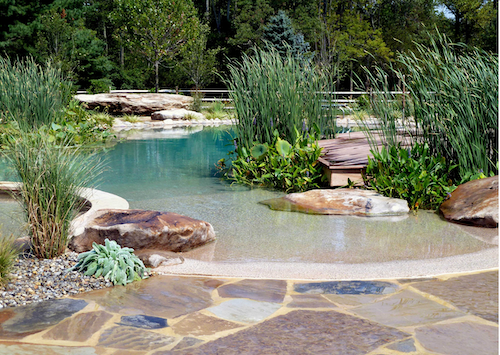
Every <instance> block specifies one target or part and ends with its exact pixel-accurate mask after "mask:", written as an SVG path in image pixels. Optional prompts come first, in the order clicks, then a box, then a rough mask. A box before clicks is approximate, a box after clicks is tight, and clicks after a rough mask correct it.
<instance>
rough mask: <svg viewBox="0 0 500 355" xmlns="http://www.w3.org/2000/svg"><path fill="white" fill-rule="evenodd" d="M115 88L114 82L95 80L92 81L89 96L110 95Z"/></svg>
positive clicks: (88, 90)
mask: <svg viewBox="0 0 500 355" xmlns="http://www.w3.org/2000/svg"><path fill="white" fill-rule="evenodd" d="M112 87H113V82H112V81H111V80H110V79H106V78H104V79H94V80H90V87H89V88H88V89H87V92H88V93H89V94H102V93H109V91H110V90H111V88H112Z"/></svg>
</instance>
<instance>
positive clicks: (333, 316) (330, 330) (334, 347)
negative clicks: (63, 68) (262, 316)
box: [156, 310, 409, 355]
mask: <svg viewBox="0 0 500 355" xmlns="http://www.w3.org/2000/svg"><path fill="white" fill-rule="evenodd" d="M408 336H409V335H408V334H407V333H404V332H401V331H399V330H397V329H394V328H389V327H384V326H382V325H380V324H376V323H374V322H370V321H367V320H364V319H360V318H357V317H353V316H350V315H347V314H342V313H339V312H335V311H325V312H316V311H309V310H297V311H291V312H289V313H287V314H285V315H280V316H276V317H274V318H272V319H270V320H267V321H264V322H262V323H260V324H257V325H255V326H253V327H251V328H248V329H243V330H241V331H239V332H237V333H235V334H231V335H228V336H226V337H223V338H219V339H217V340H214V341H211V342H208V343H205V344H202V345H200V346H198V347H195V348H189V349H185V350H181V351H179V352H176V354H177V353H179V354H190V355H197V354H218V355H225V354H255V355H258V354H282V355H284V354H290V355H292V354H293V355H296V354H298V353H303V354H305V353H308V354H331V355H337V354H338V355H346V354H367V353H370V352H371V351H373V350H375V349H377V348H378V347H380V346H381V345H383V344H386V343H390V342H394V341H396V340H399V339H404V338H407V337H408ZM166 353H167V352H165V353H163V354H166ZM156 354H157V355H160V354H162V352H157V353H156Z"/></svg>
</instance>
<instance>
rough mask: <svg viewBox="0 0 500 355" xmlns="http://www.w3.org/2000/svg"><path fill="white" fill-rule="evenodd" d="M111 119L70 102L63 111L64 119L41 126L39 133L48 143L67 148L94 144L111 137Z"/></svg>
mask: <svg viewBox="0 0 500 355" xmlns="http://www.w3.org/2000/svg"><path fill="white" fill-rule="evenodd" d="M112 125H113V117H111V116H110V115H108V114H106V113H102V112H92V111H90V112H89V111H87V110H85V109H84V108H83V107H82V105H81V104H80V103H79V102H77V101H75V100H72V101H70V103H69V104H68V106H67V107H66V108H65V109H64V119H63V120H62V121H61V122H59V123H55V122H52V123H51V124H50V125H48V126H42V127H41V128H40V129H39V131H40V133H42V134H46V135H47V136H48V139H49V141H50V142H55V143H56V144H59V145H61V144H64V145H69V146H75V145H82V144H94V143H100V142H104V141H106V139H108V138H109V137H112V136H113V133H111V130H110V128H111V126H112Z"/></svg>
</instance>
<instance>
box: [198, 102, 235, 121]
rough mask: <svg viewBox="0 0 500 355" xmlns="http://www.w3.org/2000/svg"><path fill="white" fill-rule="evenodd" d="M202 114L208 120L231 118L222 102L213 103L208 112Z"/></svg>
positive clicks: (204, 111)
mask: <svg viewBox="0 0 500 355" xmlns="http://www.w3.org/2000/svg"><path fill="white" fill-rule="evenodd" d="M202 113H203V114H204V115H205V117H206V118H207V119H208V120H213V119H216V118H218V119H221V120H222V119H228V118H230V115H229V112H228V110H226V109H225V108H224V103H222V102H220V101H216V102H214V103H212V104H211V105H210V106H209V107H208V108H207V109H206V110H203V111H202Z"/></svg>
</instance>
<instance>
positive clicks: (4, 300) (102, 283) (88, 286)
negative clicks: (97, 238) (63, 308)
mask: <svg viewBox="0 0 500 355" xmlns="http://www.w3.org/2000/svg"><path fill="white" fill-rule="evenodd" d="M77 261H78V253H75V252H67V253H66V254H64V255H62V256H60V257H57V258H54V259H38V258H35V257H32V256H31V257H30V256H20V257H19V258H18V259H17V260H16V263H15V264H14V266H13V268H12V271H11V273H10V280H9V282H8V283H7V284H6V285H5V286H0V295H1V297H0V309H1V308H5V307H17V306H24V305H27V304H30V303H33V302H41V301H45V300H49V299H52V298H61V297H66V296H73V295H76V294H79V293H82V292H89V291H93V290H98V289H101V288H106V287H112V286H113V283H112V282H110V281H108V280H105V279H104V278H103V277H102V276H101V277H99V278H95V277H94V276H85V275H84V274H83V273H81V272H79V271H70V272H65V271H66V270H67V269H69V268H70V267H72V266H73V265H75V264H76V263H77Z"/></svg>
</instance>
